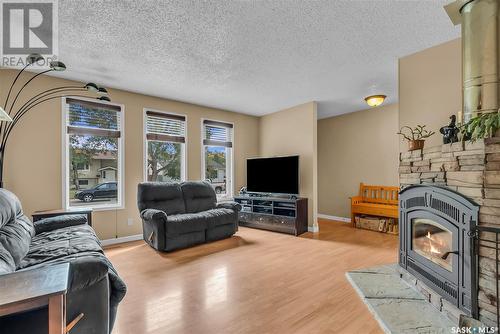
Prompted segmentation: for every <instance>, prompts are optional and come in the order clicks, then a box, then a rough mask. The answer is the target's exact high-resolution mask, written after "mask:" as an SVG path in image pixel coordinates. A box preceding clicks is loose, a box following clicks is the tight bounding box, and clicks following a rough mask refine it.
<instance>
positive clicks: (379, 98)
mask: <svg viewBox="0 0 500 334" xmlns="http://www.w3.org/2000/svg"><path fill="white" fill-rule="evenodd" d="M386 97H387V96H385V95H382V94H378V95H370V96H367V97H365V101H366V104H368V105H369V106H370V107H378V106H379V105H381V104H382V103H384V100H385V98H386Z"/></svg>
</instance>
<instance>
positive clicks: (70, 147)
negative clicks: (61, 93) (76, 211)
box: [63, 98, 123, 208]
mask: <svg viewBox="0 0 500 334" xmlns="http://www.w3.org/2000/svg"><path fill="white" fill-rule="evenodd" d="M63 111H64V122H63V125H64V134H65V141H64V145H65V149H64V161H65V167H64V180H63V184H64V185H65V187H64V206H65V207H66V208H73V207H82V206H83V207H92V208H116V207H120V206H121V203H122V194H123V186H122V183H121V179H122V152H123V136H122V135H123V131H122V129H123V123H122V120H123V108H122V107H121V106H119V105H116V104H111V103H104V102H101V101H99V102H97V101H92V100H90V99H74V98H66V99H63ZM111 184H112V185H113V186H114V191H100V190H101V188H102V187H103V186H106V187H108V185H111Z"/></svg>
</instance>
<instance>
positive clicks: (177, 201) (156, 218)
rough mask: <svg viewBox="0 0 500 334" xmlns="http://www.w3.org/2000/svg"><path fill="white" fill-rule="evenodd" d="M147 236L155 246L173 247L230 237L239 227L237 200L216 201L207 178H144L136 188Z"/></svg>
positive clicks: (144, 234) (170, 249)
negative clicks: (164, 180)
mask: <svg viewBox="0 0 500 334" xmlns="http://www.w3.org/2000/svg"><path fill="white" fill-rule="evenodd" d="M137 203H138V207H139V212H140V215H141V218H142V226H143V237H144V240H145V241H146V242H147V243H148V244H149V245H150V246H151V247H153V248H154V249H156V250H161V251H172V250H176V249H180V248H186V247H189V246H192V245H196V244H201V243H204V242H209V241H215V240H219V239H224V238H229V237H230V236H232V235H233V234H234V233H235V232H236V231H237V230H238V212H239V211H240V210H241V206H240V205H239V204H238V203H235V202H222V203H217V197H216V195H215V191H214V189H213V188H212V186H211V185H210V183H207V182H182V183H166V182H144V183H140V184H139V186H138V192H137Z"/></svg>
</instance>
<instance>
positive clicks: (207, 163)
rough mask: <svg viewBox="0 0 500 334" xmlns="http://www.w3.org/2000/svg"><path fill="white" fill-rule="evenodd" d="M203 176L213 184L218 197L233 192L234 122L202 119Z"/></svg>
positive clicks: (227, 195) (224, 196) (229, 195)
mask: <svg viewBox="0 0 500 334" xmlns="http://www.w3.org/2000/svg"><path fill="white" fill-rule="evenodd" d="M202 138H203V152H202V154H203V156H202V163H203V167H202V178H203V179H204V180H206V181H208V182H210V184H211V185H212V187H213V188H214V190H215V193H216V194H217V197H218V198H226V197H231V196H232V194H233V186H232V184H233V124H231V123H226V122H220V121H213V120H203V121H202Z"/></svg>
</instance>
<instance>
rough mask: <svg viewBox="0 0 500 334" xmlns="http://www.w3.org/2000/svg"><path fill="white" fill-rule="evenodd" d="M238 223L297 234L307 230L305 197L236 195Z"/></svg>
mask: <svg viewBox="0 0 500 334" xmlns="http://www.w3.org/2000/svg"><path fill="white" fill-rule="evenodd" d="M234 201H235V202H238V203H240V204H241V207H242V209H241V212H240V213H239V217H238V218H239V225H240V226H246V227H253V228H259V229H263V230H269V231H275V232H281V233H288V234H293V235H299V234H302V233H304V232H307V198H297V199H287V198H280V197H258V196H255V197H254V196H237V197H235V198H234Z"/></svg>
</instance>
